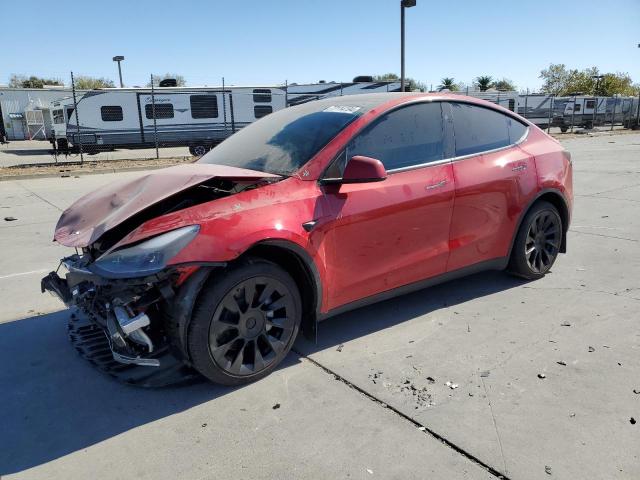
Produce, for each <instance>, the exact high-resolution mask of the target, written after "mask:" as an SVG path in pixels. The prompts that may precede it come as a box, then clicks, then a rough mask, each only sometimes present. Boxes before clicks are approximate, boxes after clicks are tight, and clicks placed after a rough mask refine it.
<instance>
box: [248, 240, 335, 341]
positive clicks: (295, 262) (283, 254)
mask: <svg viewBox="0 0 640 480" xmlns="http://www.w3.org/2000/svg"><path fill="white" fill-rule="evenodd" d="M247 256H250V257H259V258H263V259H265V260H269V261H271V262H273V263H276V264H277V265H279V266H280V267H282V268H283V269H285V270H286V271H287V273H289V275H291V277H292V278H293V279H294V281H295V282H296V284H297V285H298V286H300V296H301V299H302V325H301V327H302V333H303V334H304V336H305V337H307V338H308V339H310V340H313V341H315V340H316V332H317V322H318V319H319V312H320V306H321V305H322V280H321V278H320V274H319V272H318V268H317V267H316V264H315V263H314V261H313V258H311V255H309V253H308V252H307V251H306V250H305V249H304V248H303V247H301V246H300V245H298V244H296V243H293V242H290V241H287V240H263V241H260V242H257V243H255V244H253V245H252V246H251V247H249V248H248V249H247V250H246V251H245V252H244V253H243V254H242V255H240V257H238V258H239V259H240V258H243V257H247Z"/></svg>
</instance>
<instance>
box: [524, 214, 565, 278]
mask: <svg viewBox="0 0 640 480" xmlns="http://www.w3.org/2000/svg"><path fill="white" fill-rule="evenodd" d="M558 220H559V218H558V215H557V214H554V212H552V211H549V210H543V211H542V212H539V213H538V214H537V215H536V216H535V217H534V219H533V221H532V222H531V224H530V225H529V231H528V233H527V240H526V242H525V244H524V249H525V251H524V254H525V257H526V259H527V264H528V265H529V268H530V269H531V271H533V272H535V273H538V274H540V273H545V272H547V271H548V270H549V269H550V268H551V265H553V262H554V261H555V259H556V256H557V255H558V252H559V251H560V236H561V226H560V222H559V221H558Z"/></svg>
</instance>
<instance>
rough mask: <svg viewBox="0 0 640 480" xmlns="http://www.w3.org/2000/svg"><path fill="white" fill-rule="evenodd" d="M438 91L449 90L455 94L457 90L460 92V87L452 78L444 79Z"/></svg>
mask: <svg viewBox="0 0 640 480" xmlns="http://www.w3.org/2000/svg"><path fill="white" fill-rule="evenodd" d="M438 90H449V91H451V92H455V91H456V90H458V86H457V85H456V83H455V80H454V79H453V78H452V77H444V78H443V79H442V80H440V85H439V86H438Z"/></svg>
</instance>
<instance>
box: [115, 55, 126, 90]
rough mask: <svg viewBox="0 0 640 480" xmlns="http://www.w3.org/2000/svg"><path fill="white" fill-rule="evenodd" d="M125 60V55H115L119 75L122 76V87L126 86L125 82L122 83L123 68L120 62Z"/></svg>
mask: <svg viewBox="0 0 640 480" xmlns="http://www.w3.org/2000/svg"><path fill="white" fill-rule="evenodd" d="M123 60H124V57H123V56H122V55H116V56H115V57H113V61H114V62H118V75H119V76H120V88H122V87H124V84H123V83H122V68H120V62H121V61H123Z"/></svg>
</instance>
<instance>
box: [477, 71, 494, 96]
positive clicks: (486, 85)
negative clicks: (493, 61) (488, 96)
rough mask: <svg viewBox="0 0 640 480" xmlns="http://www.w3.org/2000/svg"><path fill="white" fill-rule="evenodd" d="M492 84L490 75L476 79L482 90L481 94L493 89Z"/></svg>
mask: <svg viewBox="0 0 640 480" xmlns="http://www.w3.org/2000/svg"><path fill="white" fill-rule="evenodd" d="M492 83H493V78H492V77H490V76H489V75H483V76H481V77H478V78H476V85H478V88H479V89H480V91H481V92H486V91H487V90H489V89H490V88H491V85H492Z"/></svg>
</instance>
